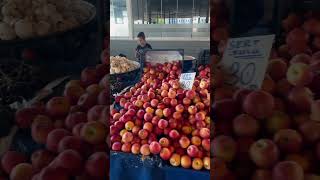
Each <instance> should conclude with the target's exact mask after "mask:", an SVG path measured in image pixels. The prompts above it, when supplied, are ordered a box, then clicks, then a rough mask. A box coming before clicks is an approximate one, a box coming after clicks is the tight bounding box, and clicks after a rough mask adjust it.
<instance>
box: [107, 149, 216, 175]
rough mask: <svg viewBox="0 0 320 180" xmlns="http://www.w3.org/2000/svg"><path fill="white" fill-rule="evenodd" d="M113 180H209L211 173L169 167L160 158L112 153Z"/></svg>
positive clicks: (111, 170) (111, 169) (111, 168)
mask: <svg viewBox="0 0 320 180" xmlns="http://www.w3.org/2000/svg"><path fill="white" fill-rule="evenodd" d="M110 156H111V158H110V179H112V180H127V179H134V180H180V179H181V180H195V179H201V180H209V179H210V172H209V171H195V170H191V169H184V168H181V167H180V168H176V167H172V166H169V165H167V164H166V163H165V162H163V161H162V160H161V159H160V158H159V157H158V156H153V157H147V158H145V159H143V158H142V157H141V156H140V155H139V156H138V155H133V154H130V153H121V152H111V155H110Z"/></svg>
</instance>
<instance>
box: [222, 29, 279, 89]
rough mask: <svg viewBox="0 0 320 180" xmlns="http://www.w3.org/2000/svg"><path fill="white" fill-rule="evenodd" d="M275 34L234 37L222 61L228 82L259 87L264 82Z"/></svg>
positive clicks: (237, 85) (235, 84) (230, 40)
mask: <svg viewBox="0 0 320 180" xmlns="http://www.w3.org/2000/svg"><path fill="white" fill-rule="evenodd" d="M274 37H275V36H274V35H265V36H253V37H242V38H232V39H229V40H228V44H227V48H226V50H225V52H224V54H223V59H222V61H221V66H222V69H223V70H224V71H225V73H227V83H228V84H230V85H233V86H236V87H241V88H247V89H252V90H255V89H259V88H260V87H261V84H262V82H263V79H264V76H265V73H266V69H267V66H268V60H269V56H270V52H271V48H272V44H273V41H274Z"/></svg>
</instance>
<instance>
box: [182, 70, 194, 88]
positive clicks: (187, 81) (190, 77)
mask: <svg viewBox="0 0 320 180" xmlns="http://www.w3.org/2000/svg"><path fill="white" fill-rule="evenodd" d="M195 77H196V73H195V72H193V73H182V74H181V76H180V85H181V87H182V88H183V89H187V90H191V89H192V86H193V83H194V78H195Z"/></svg>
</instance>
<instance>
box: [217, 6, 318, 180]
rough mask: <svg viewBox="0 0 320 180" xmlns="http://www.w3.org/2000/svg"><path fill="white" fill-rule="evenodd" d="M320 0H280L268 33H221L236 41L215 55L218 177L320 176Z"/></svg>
mask: <svg viewBox="0 0 320 180" xmlns="http://www.w3.org/2000/svg"><path fill="white" fill-rule="evenodd" d="M317 2H318V1H290V0H289V1H277V2H275V4H274V5H275V6H274V9H273V11H274V12H276V13H273V14H274V16H275V17H274V19H278V21H275V22H278V23H276V24H278V26H270V27H269V36H256V35H257V34H251V35H250V33H248V35H247V36H246V37H242V38H237V37H234V38H229V37H228V36H226V35H227V33H226V32H229V30H230V31H232V29H229V30H227V29H225V31H224V33H221V31H216V34H214V36H213V37H215V41H217V42H218V44H219V42H221V41H224V40H227V39H228V41H229V42H231V43H233V44H232V45H233V46H232V45H231V44H230V43H226V44H223V46H221V47H222V48H220V49H219V51H217V52H216V53H215V54H214V55H213V57H214V59H215V61H214V66H215V67H214V70H213V71H214V72H213V74H214V76H213V79H214V80H213V83H214V89H215V90H214V92H215V95H214V98H213V102H214V104H213V114H214V123H215V131H214V133H215V135H214V138H213V141H212V145H213V146H212V147H213V149H212V150H213V156H214V158H213V161H214V163H215V165H214V169H213V172H215V173H214V178H215V179H221V180H222V179H240V180H241V179H244V180H247V179H273V180H284V179H291V180H298V179H299V180H303V179H313V178H315V179H316V178H319V171H318V169H317V167H318V166H319V162H320V161H319V160H320V157H319V147H320V146H319V138H320V136H319V132H320V128H319V127H320V126H319V123H318V121H319V116H318V115H319V112H320V109H319V107H320V106H319V103H320V101H319V92H320V89H319V88H318V87H319V50H320V49H319V48H320V46H318V37H319V31H318V30H319V29H318V28H319V25H320V19H319V9H318V8H319V5H317V4H316V3H317ZM253 15H254V14H253ZM247 30H248V31H249V29H247ZM258 35H264V34H263V33H261V34H258ZM253 42H256V44H255V43H253ZM261 42H263V43H262V44H263V45H262V44H261ZM252 43H253V44H254V45H253V44H252ZM230 58H231V59H232V60H233V61H234V63H235V64H234V66H233V67H232V66H229V65H230V64H229V62H230ZM262 64H265V65H266V66H264V65H262ZM251 65H252V66H251ZM249 66H250V67H255V68H256V69H255V70H256V71H248V69H249V68H248V67H249ZM226 67H229V69H226ZM250 78H251V79H254V80H253V81H251V80H248V79H250ZM257 79H260V80H257ZM246 80H248V81H246ZM259 83H260V85H259ZM253 84H255V86H250V85H253ZM257 84H258V85H257Z"/></svg>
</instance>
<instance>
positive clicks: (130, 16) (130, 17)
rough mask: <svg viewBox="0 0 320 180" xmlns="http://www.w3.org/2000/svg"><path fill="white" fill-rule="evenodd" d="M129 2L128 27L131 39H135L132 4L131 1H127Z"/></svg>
mask: <svg viewBox="0 0 320 180" xmlns="http://www.w3.org/2000/svg"><path fill="white" fill-rule="evenodd" d="M126 2H127V14H128V26H129V39H133V38H134V34H133V33H134V31H133V28H134V27H133V26H134V23H133V17H132V15H133V14H132V4H131V0H126Z"/></svg>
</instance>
